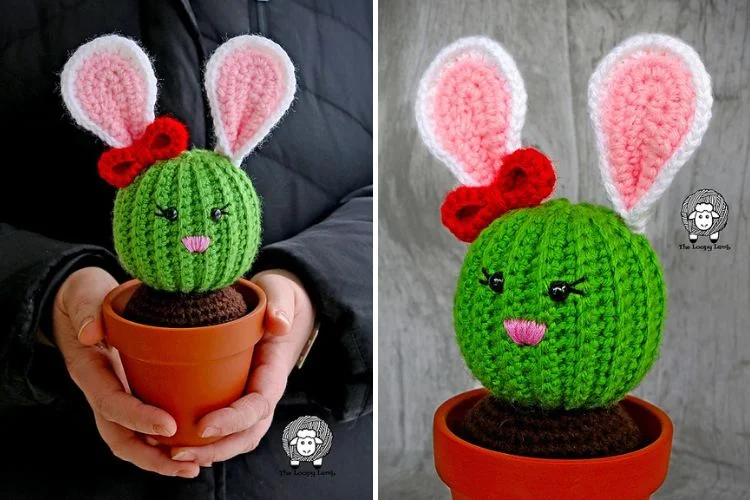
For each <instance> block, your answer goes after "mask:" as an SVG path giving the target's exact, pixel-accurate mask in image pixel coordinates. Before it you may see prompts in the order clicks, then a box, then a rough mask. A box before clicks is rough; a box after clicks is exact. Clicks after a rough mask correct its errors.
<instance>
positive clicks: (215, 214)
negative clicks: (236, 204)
mask: <svg viewBox="0 0 750 500" xmlns="http://www.w3.org/2000/svg"><path fill="white" fill-rule="evenodd" d="M228 207H229V205H228V204H227V205H224V206H223V207H221V208H212V209H211V218H212V219H213V220H214V222H219V220H220V219H221V218H222V217H223V216H225V215H229V212H227V208H228Z"/></svg>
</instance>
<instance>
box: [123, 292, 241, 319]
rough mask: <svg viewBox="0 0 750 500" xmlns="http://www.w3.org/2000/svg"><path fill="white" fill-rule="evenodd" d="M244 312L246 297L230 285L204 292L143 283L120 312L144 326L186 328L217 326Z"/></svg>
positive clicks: (239, 316)
mask: <svg viewBox="0 0 750 500" xmlns="http://www.w3.org/2000/svg"><path fill="white" fill-rule="evenodd" d="M245 314H247V304H246V303H245V299H244V297H242V294H241V293H240V292H238V291H237V290H235V289H234V288H233V287H231V286H228V287H226V288H222V289H220V290H213V291H210V292H205V293H173V292H164V291H160V290H154V289H153V288H150V287H148V286H145V285H142V286H141V287H140V288H138V290H136V291H135V293H134V294H133V296H132V297H131V298H130V300H129V301H128V304H127V305H126V306H125V310H124V311H123V314H122V315H123V317H124V318H125V319H128V320H130V321H133V322H135V323H141V324H143V325H151V326H165V327H171V328H188V327H194V326H209V325H219V324H221V323H226V322H228V321H232V320H235V319H238V318H241V317H242V316H244V315H245Z"/></svg>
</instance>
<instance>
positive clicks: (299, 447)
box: [282, 415, 333, 469]
mask: <svg viewBox="0 0 750 500" xmlns="http://www.w3.org/2000/svg"><path fill="white" fill-rule="evenodd" d="M332 442H333V433H332V432H331V429H330V428H329V427H328V424H326V423H325V422H323V421H322V420H321V419H319V418H318V417H313V416H310V415H306V416H304V417H299V418H298V419H296V420H293V421H291V422H289V424H288V425H287V426H286V427H285V428H284V432H283V434H282V444H283V446H284V451H285V452H286V454H287V456H288V457H289V465H291V466H292V468H294V469H296V468H297V467H299V463H300V462H312V464H313V467H315V468H316V469H320V467H321V466H322V465H323V457H325V456H326V455H328V452H330V451H331V444H332Z"/></svg>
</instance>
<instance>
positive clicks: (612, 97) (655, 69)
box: [602, 49, 696, 210]
mask: <svg viewBox="0 0 750 500" xmlns="http://www.w3.org/2000/svg"><path fill="white" fill-rule="evenodd" d="M606 92H607V93H606V95H605V96H604V99H603V100H602V117H603V118H602V129H603V132H604V136H605V138H606V143H607V146H606V147H607V152H608V162H609V165H610V169H611V175H612V181H613V182H614V184H615V186H616V187H617V191H618V192H619V193H620V196H621V198H622V202H623V204H624V205H625V208H626V209H627V210H630V209H631V208H632V207H633V206H634V205H635V204H636V203H637V202H638V200H640V199H641V198H642V197H643V195H644V194H645V193H646V192H647V191H648V189H649V188H650V187H651V186H652V185H653V183H654V180H655V179H656V177H657V176H658V174H659V172H660V171H661V169H662V168H664V166H665V164H666V162H667V161H668V160H669V159H670V157H671V156H672V155H673V154H674V153H675V151H676V150H677V148H678V147H679V146H680V144H682V141H683V140H684V139H685V136H686V135H687V133H688V131H689V129H690V124H691V123H692V119H693V115H694V114H695V106H696V96H695V88H694V86H693V80H692V75H691V72H690V70H689V68H688V67H687V66H686V65H685V63H684V62H683V61H682V59H681V58H680V57H679V56H678V55H676V54H672V53H669V52H666V51H664V50H656V49H649V50H641V51H639V52H637V53H635V54H633V55H631V56H630V57H628V58H627V59H626V60H624V61H623V62H622V63H620V64H619V65H617V66H616V67H615V68H614V69H613V70H612V75H611V77H610V80H609V81H608V82H607V84H606Z"/></svg>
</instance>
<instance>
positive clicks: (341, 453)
mask: <svg viewBox="0 0 750 500" xmlns="http://www.w3.org/2000/svg"><path fill="white" fill-rule="evenodd" d="M0 6H2V14H1V15H0V144H2V146H3V150H4V151H5V154H4V161H3V162H2V167H1V168H2V174H0V426H1V427H0V433H2V435H3V454H4V455H5V456H6V460H4V461H3V462H4V463H5V464H6V465H4V466H2V467H0V497H1V498H14V499H15V498H152V497H153V498H191V499H192V498H195V499H200V498H297V497H299V492H300V491H305V492H306V494H305V496H306V497H308V498H318V497H325V498H354V497H359V496H361V495H364V496H369V495H370V491H371V488H372V478H371V467H372V462H371V455H372V436H371V432H372V419H371V416H369V413H370V410H371V404H372V231H373V227H372V2H370V1H367V0H271V1H255V0H222V1H218V0H158V1H157V0H149V1H146V0H4V1H0ZM113 32H116V33H119V34H122V35H125V36H128V37H131V38H134V39H137V40H139V42H140V43H141V44H142V46H143V47H144V48H145V49H146V51H147V52H148V53H149V54H150V55H151V56H152V58H153V60H154V69H155V71H156V75H157V78H158V79H159V98H158V101H157V114H170V115H173V116H176V117H178V118H179V119H181V120H182V121H184V122H185V123H186V124H187V125H188V128H189V130H190V133H191V142H192V144H193V145H194V146H197V147H213V131H212V128H211V119H210V113H209V111H208V107H207V103H206V98H205V94H204V92H203V88H202V80H203V75H202V68H203V67H204V65H205V62H206V61H207V59H208V57H209V56H210V55H211V53H212V52H213V51H214V49H216V47H217V46H218V45H219V44H220V43H222V42H223V41H224V40H226V39H228V38H231V37H233V36H236V35H239V34H244V33H257V34H261V35H264V36H267V37H269V38H271V39H273V40H274V41H276V42H277V43H279V44H280V45H281V46H282V47H283V48H284V49H285V50H286V51H287V53H288V54H289V56H290V58H291V59H292V61H293V62H294V64H295V66H296V68H297V83H298V89H297V94H296V99H295V102H294V103H293V105H292V108H291V112H290V113H288V114H287V115H286V117H285V118H283V119H282V121H281V123H280V125H279V126H278V127H277V128H276V129H274V131H273V132H272V134H271V136H270V138H269V139H267V140H266V141H265V142H264V143H263V144H262V145H261V146H260V147H259V148H258V149H257V150H256V151H255V152H254V153H253V154H251V155H250V156H249V157H248V158H247V159H246V160H245V162H244V165H243V167H244V169H245V171H246V172H247V174H248V175H249V176H250V177H251V178H252V180H253V182H254V184H255V186H256V189H257V190H258V192H259V194H260V195H261V197H262V198H263V205H264V219H263V230H264V248H263V250H262V252H261V255H260V257H259V260H258V262H257V264H256V265H255V266H254V269H253V271H252V273H255V272H257V271H259V270H261V269H264V268H270V267H284V268H287V269H290V270H291V271H293V272H295V273H296V274H297V275H299V276H300V277H301V278H302V280H303V281H304V283H305V285H306V287H307V289H308V291H309V293H310V294H311V296H312V298H313V301H314V302H315V304H316V306H317V309H318V316H319V318H320V319H321V330H320V332H321V333H320V336H319V338H318V341H317V342H316V344H315V346H314V348H313V350H312V352H311V354H310V357H309V358H308V360H307V362H306V364H305V367H304V368H303V369H302V370H301V371H298V372H295V373H294V374H293V375H292V377H291V379H290V383H289V388H288V390H287V394H286V395H285V398H284V399H283V400H282V402H281V404H280V406H279V408H278V410H277V413H276V417H275V422H274V425H273V426H272V428H271V430H270V431H269V433H268V435H267V437H266V438H264V440H263V442H262V443H261V445H260V447H259V448H258V449H257V450H256V451H255V452H253V453H250V454H248V455H245V456H241V457H237V458H235V459H233V460H231V461H229V462H226V463H223V464H216V465H214V467H213V468H211V469H203V470H202V472H201V475H200V476H199V477H198V478H197V479H195V480H184V479H174V478H162V477H160V476H156V475H154V474H150V473H147V472H143V471H141V470H139V469H137V468H135V467H134V466H132V465H130V464H127V463H124V462H122V461H120V460H118V459H116V458H114V457H113V456H112V455H111V453H109V450H108V449H107V448H106V446H105V445H104V443H103V442H102V441H101V439H100V438H99V436H98V433H97V431H96V428H95V426H94V423H93V417H92V415H91V411H90V409H89V408H88V406H87V405H86V402H85V400H84V399H83V397H82V395H81V394H80V393H79V391H78V390H77V388H76V387H75V386H74V385H73V383H72V382H71V381H70V378H69V377H68V375H67V372H66V371H65V368H64V365H63V363H62V360H61V357H60V355H59V352H58V351H57V350H56V349H54V348H52V347H47V346H44V345H41V344H40V343H39V342H37V341H35V333H37V332H41V333H42V334H47V335H49V328H50V318H49V306H50V302H51V299H52V297H54V294H55V292H56V290H57V287H59V285H60V283H61V282H62V281H63V280H64V279H65V278H66V277H67V276H68V275H69V274H70V273H71V272H73V271H74V270H76V269H78V268H80V267H83V266H87V265H98V266H101V267H104V268H105V269H107V270H109V271H110V272H111V273H112V274H114V275H115V276H117V277H118V278H120V279H124V278H126V276H125V275H124V274H123V272H122V270H121V269H120V268H119V265H118V263H117V260H116V258H115V256H114V255H113V254H112V235H111V221H110V217H111V210H112V203H113V197H114V194H115V191H114V189H113V188H110V187H109V186H108V185H107V184H106V183H105V182H104V181H103V180H101V179H100V178H99V177H98V175H97V173H96V161H97V158H98V156H99V154H101V152H102V151H103V150H104V148H105V146H104V145H103V144H102V143H101V142H99V141H98V140H96V139H95V138H94V136H92V135H91V134H89V133H88V132H86V131H84V130H82V129H79V128H76V127H75V126H74V124H73V122H72V120H71V119H70V118H69V117H68V116H67V115H66V113H65V111H64V109H63V105H62V100H61V97H60V94H59V88H58V87H59V73H60V71H61V69H62V66H63V65H64V63H65V61H66V60H67V58H68V57H69V55H70V54H71V53H72V51H74V50H75V49H76V48H77V47H78V46H79V45H81V44H82V43H85V42H86V41H88V40H90V39H92V38H94V37H96V36H99V35H102V34H107V33H113ZM308 413H310V414H315V415H319V416H321V417H323V418H324V419H326V420H327V421H328V422H329V424H330V425H331V428H332V430H333V433H334V436H335V439H334V443H333V447H332V451H331V453H330V455H329V456H328V457H327V462H326V464H325V467H324V468H325V469H330V470H332V471H333V472H334V474H335V475H329V476H320V477H309V476H295V475H291V476H284V475H283V474H282V470H285V471H288V470H289V468H288V462H287V461H286V456H285V455H284V453H283V450H282V447H281V430H282V429H283V427H284V425H286V423H288V422H289V421H290V420H292V419H294V418H296V417H298V416H300V415H304V414H308ZM7 464H10V465H7ZM303 465H304V464H303Z"/></svg>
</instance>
